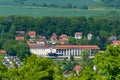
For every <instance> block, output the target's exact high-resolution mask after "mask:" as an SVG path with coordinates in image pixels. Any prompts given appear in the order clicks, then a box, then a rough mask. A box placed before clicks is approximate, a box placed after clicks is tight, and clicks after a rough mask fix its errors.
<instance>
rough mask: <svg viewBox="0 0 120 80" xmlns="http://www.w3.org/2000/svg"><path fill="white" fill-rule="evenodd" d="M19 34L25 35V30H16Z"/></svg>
mask: <svg viewBox="0 0 120 80" xmlns="http://www.w3.org/2000/svg"><path fill="white" fill-rule="evenodd" d="M16 34H17V35H25V31H16Z"/></svg>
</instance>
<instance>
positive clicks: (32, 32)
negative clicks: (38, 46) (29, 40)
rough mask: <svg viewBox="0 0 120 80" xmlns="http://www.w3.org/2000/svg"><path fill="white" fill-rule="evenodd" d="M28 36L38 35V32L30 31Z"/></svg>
mask: <svg viewBox="0 0 120 80" xmlns="http://www.w3.org/2000/svg"><path fill="white" fill-rule="evenodd" d="M28 36H36V32H35V31H29V32H28Z"/></svg>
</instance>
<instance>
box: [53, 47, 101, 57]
mask: <svg viewBox="0 0 120 80" xmlns="http://www.w3.org/2000/svg"><path fill="white" fill-rule="evenodd" d="M55 48H56V53H57V54H62V55H63V56H64V57H68V58H70V56H71V55H73V56H74V58H80V56H81V53H82V51H87V52H88V53H89V57H90V58H94V56H95V53H96V52H98V51H99V50H100V48H99V47H98V46H97V45H56V46H55Z"/></svg>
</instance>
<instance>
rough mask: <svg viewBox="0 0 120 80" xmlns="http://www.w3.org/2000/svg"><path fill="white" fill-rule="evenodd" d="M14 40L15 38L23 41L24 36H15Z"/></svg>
mask: <svg viewBox="0 0 120 80" xmlns="http://www.w3.org/2000/svg"><path fill="white" fill-rule="evenodd" d="M15 40H17V41H24V40H25V38H24V36H16V37H15Z"/></svg>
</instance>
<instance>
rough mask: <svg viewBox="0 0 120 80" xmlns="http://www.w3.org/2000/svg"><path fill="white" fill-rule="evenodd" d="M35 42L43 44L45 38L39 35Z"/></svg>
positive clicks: (44, 43)
mask: <svg viewBox="0 0 120 80" xmlns="http://www.w3.org/2000/svg"><path fill="white" fill-rule="evenodd" d="M37 44H40V45H43V46H45V45H46V44H47V41H46V38H45V37H43V36H40V37H39V38H38V39H37Z"/></svg>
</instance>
